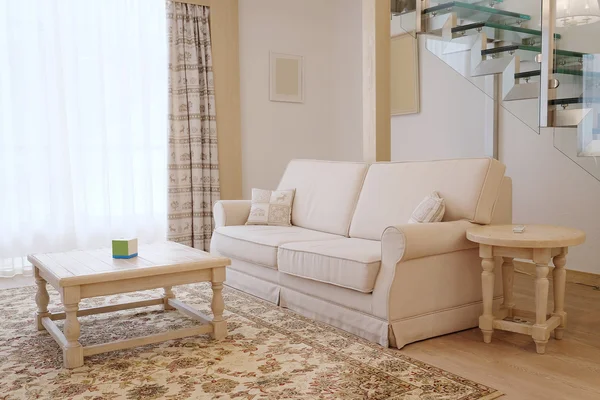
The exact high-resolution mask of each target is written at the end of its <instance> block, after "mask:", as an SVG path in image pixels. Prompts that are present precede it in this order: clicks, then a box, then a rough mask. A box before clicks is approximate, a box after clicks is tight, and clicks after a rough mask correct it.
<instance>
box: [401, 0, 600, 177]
mask: <svg viewBox="0 0 600 400" xmlns="http://www.w3.org/2000/svg"><path fill="white" fill-rule="evenodd" d="M544 1H546V0H544ZM594 1H595V0H594ZM419 2H420V3H419ZM528 2H531V3H536V1H531V0H528ZM508 3H509V1H508V0H507V2H506V3H504V1H503V0H483V1H482V0H465V1H422V0H417V5H416V10H415V11H414V17H415V18H416V19H418V22H417V23H415V27H416V29H415V30H416V31H417V33H418V34H420V35H425V38H426V39H427V49H428V50H429V51H431V52H432V53H433V54H435V55H436V56H437V57H439V58H440V59H441V60H443V61H444V62H446V63H447V64H448V65H449V66H451V67H452V68H454V69H455V70H456V71H457V72H459V73H460V74H461V75H463V76H464V77H465V78H466V79H468V80H470V81H471V82H472V83H473V84H475V85H476V86H478V87H479V88H480V89H481V90H482V91H483V92H484V93H486V94H487V95H488V96H490V97H492V98H494V99H495V100H496V101H498V102H500V103H501V105H502V107H503V108H504V109H505V110H508V111H509V112H511V113H513V114H514V115H516V116H517V118H519V119H520V120H522V121H526V123H527V124H528V125H529V126H530V127H531V128H532V129H533V130H534V131H536V132H539V131H540V123H539V121H540V119H539V117H538V115H534V114H535V113H536V112H537V113H538V114H539V111H540V110H541V108H542V107H546V108H547V112H548V115H549V126H550V128H548V129H552V130H553V131H554V132H553V133H554V145H555V147H556V148H557V149H558V150H560V151H561V152H562V153H563V154H565V155H567V156H568V157H569V158H571V159H572V160H573V161H574V162H576V163H577V164H579V165H580V166H581V167H583V168H584V169H585V170H586V171H587V172H589V173H590V174H591V175H592V176H594V177H595V178H596V179H598V180H600V166H599V165H598V164H597V163H596V159H595V157H597V156H600V124H599V120H600V118H599V114H600V89H599V88H600V61H597V58H596V57H594V55H593V54H587V53H582V52H579V51H572V50H569V49H563V48H561V39H562V38H563V37H562V36H563V35H561V34H559V33H557V34H554V47H555V50H554V52H553V57H552V58H553V59H554V61H553V67H552V68H548V69H549V70H551V72H552V77H553V78H554V79H555V80H553V82H555V86H556V87H555V88H551V89H550V90H549V91H548V99H549V100H548V101H547V104H541V101H540V100H539V99H540V94H541V89H542V87H541V84H540V82H541V76H542V63H541V61H542V58H543V57H542V45H543V39H542V35H543V33H542V31H541V30H539V29H535V28H536V27H537V26H534V24H533V21H534V20H535V21H540V20H541V10H542V7H541V1H540V2H539V4H540V7H539V10H540V13H539V14H538V15H537V18H534V16H535V15H526V14H522V13H519V12H514V11H511V10H509V9H507V7H508V6H507V4H508ZM392 11H394V10H392ZM392 14H394V13H392ZM402 18H403V20H406V15H402ZM393 20H394V17H393ZM535 25H539V23H537V24H535ZM419 27H420V30H419ZM596 32H597V35H598V39H597V40H598V41H600V24H598V30H597V31H596ZM547 36H550V35H549V34H548V35H547ZM594 61H595V62H594ZM494 76H497V77H499V80H500V82H499V83H498V84H497V85H490V84H489V82H490V81H489V78H488V80H487V81H486V78H485V77H494ZM486 82H487V84H486ZM496 82H498V81H497V80H496ZM535 99H537V100H535ZM532 105H533V106H532Z"/></svg>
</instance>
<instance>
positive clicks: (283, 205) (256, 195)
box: [246, 189, 296, 226]
mask: <svg viewBox="0 0 600 400" xmlns="http://www.w3.org/2000/svg"><path fill="white" fill-rule="evenodd" d="M295 192H296V190H295V189H291V190H263V189H252V206H251V208H250V215H249V216H248V221H247V222H246V225H277V226H291V225H292V203H293V201H294V193H295Z"/></svg>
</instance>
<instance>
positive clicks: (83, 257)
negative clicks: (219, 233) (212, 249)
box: [27, 242, 231, 287]
mask: <svg viewBox="0 0 600 400" xmlns="http://www.w3.org/2000/svg"><path fill="white" fill-rule="evenodd" d="M27 259H28V260H29V262H31V263H32V264H33V265H34V266H36V267H37V268H39V269H40V270H41V271H46V272H47V273H49V274H50V276H51V277H52V278H53V281H54V282H55V283H57V284H58V285H59V286H62V287H65V286H76V285H83V284H91V283H100V282H112V281H120V280H122V279H131V278H143V277H150V276H155V275H162V274H169V273H176V272H186V271H197V270H202V269H208V268H216V267H225V266H227V265H229V264H230V263H231V261H230V260H229V259H228V258H226V257H219V256H214V255H211V254H209V253H207V252H204V251H201V250H198V249H194V248H191V247H188V246H184V245H182V244H178V243H174V242H160V243H152V244H142V245H140V248H139V256H137V257H134V258H130V259H114V258H112V250H111V249H110V248H104V249H99V250H76V251H68V252H64V253H47V254H34V255H30V256H28V257H27Z"/></svg>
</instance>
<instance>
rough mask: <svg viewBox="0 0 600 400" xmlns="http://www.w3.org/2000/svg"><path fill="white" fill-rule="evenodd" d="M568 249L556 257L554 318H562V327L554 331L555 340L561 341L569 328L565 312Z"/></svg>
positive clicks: (553, 273)
mask: <svg viewBox="0 0 600 400" xmlns="http://www.w3.org/2000/svg"><path fill="white" fill-rule="evenodd" d="M566 255H567V248H566V247H565V248H564V249H563V251H562V252H561V253H560V254H559V255H557V256H556V257H554V271H553V272H552V275H553V277H554V312H553V313H552V316H556V317H560V325H559V326H558V327H557V328H556V330H555V331H554V338H555V339H556V340H560V339H562V338H563V334H564V331H565V328H566V327H567V313H566V312H565V284H566V280H567V271H566V270H565V265H566V264H567V259H566Z"/></svg>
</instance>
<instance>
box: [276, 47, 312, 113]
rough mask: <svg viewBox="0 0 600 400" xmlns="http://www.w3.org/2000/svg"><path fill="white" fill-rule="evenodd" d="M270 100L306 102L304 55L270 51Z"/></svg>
mask: <svg viewBox="0 0 600 400" xmlns="http://www.w3.org/2000/svg"><path fill="white" fill-rule="evenodd" d="M269 65H270V67H269V73H270V79H269V100H271V101H281V102H286V103H304V57H302V56H297V55H292V54H283V53H275V52H270V53H269Z"/></svg>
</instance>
